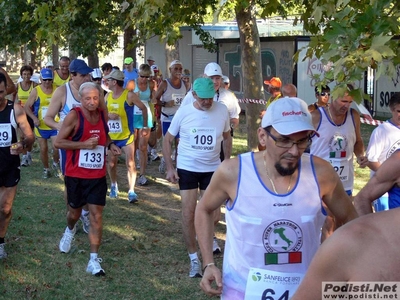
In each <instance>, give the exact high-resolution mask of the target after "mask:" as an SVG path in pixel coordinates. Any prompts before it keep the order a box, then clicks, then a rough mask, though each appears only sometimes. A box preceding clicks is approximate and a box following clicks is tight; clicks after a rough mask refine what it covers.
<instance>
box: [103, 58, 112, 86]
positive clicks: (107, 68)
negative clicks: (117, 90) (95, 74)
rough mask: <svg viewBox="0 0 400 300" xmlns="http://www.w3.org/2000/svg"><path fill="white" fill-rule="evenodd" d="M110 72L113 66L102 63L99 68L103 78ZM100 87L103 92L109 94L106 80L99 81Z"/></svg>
mask: <svg viewBox="0 0 400 300" xmlns="http://www.w3.org/2000/svg"><path fill="white" fill-rule="evenodd" d="M112 70H113V66H112V64H110V63H104V64H102V66H101V71H102V72H103V76H107V75H108V74H110V73H111V71H112ZM101 87H102V89H103V90H104V92H109V89H108V81H107V80H106V79H104V77H103V78H102V80H101Z"/></svg>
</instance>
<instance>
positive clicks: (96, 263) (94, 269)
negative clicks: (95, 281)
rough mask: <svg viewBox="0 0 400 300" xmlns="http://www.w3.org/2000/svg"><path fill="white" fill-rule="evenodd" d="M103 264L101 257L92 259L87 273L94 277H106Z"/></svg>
mask: <svg viewBox="0 0 400 300" xmlns="http://www.w3.org/2000/svg"><path fill="white" fill-rule="evenodd" d="M101 262H103V260H102V259H101V258H100V257H97V258H95V259H90V260H89V263H88V265H87V268H86V272H87V273H92V275H94V276H105V275H106V273H105V272H104V270H103V269H102V267H101V265H100V263H101Z"/></svg>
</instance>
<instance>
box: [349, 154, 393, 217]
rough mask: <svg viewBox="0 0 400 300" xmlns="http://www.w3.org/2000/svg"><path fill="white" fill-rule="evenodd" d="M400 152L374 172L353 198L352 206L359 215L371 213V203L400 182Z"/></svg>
mask: <svg viewBox="0 0 400 300" xmlns="http://www.w3.org/2000/svg"><path fill="white" fill-rule="evenodd" d="M399 168H400V152H399V151H397V152H395V153H394V154H392V156H390V157H389V158H388V159H387V160H386V161H385V162H384V163H383V164H382V165H381V166H380V168H379V169H378V170H377V171H376V173H375V175H374V177H372V178H371V179H370V180H369V181H368V183H367V184H366V185H365V186H364V187H363V188H362V189H361V191H360V192H359V193H358V194H357V196H356V197H355V198H354V205H355V207H356V210H357V212H358V213H359V214H360V215H365V214H368V213H372V208H371V203H372V201H374V200H375V199H377V198H379V197H380V196H382V195H383V194H384V193H386V192H387V191H389V190H390V189H391V188H392V187H393V185H395V184H396V183H399V182H400V175H399Z"/></svg>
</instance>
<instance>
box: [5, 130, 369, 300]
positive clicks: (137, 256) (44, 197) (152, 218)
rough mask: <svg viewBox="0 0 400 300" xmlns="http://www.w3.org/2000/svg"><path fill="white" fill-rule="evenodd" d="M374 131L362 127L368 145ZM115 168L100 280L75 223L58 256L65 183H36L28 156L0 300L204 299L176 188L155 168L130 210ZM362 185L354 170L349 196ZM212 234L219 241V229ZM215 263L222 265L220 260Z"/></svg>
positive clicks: (360, 173)
mask: <svg viewBox="0 0 400 300" xmlns="http://www.w3.org/2000/svg"><path fill="white" fill-rule="evenodd" d="M373 128H374V127H373V126H369V125H362V131H363V138H364V139H365V141H366V145H367V140H368V138H369V134H370V132H371V131H372V129H373ZM245 151H247V146H246V132H245V131H242V130H240V129H239V130H237V131H236V132H235V138H234V151H233V152H234V154H235V155H236V154H238V153H241V152H245ZM119 169H120V171H121V174H123V175H122V176H120V180H119V187H120V190H121V191H122V193H121V196H120V197H119V198H118V199H109V198H107V205H106V207H105V210H104V218H103V223H104V233H103V242H102V245H101V248H100V252H99V256H100V257H102V258H103V259H104V260H103V263H102V267H103V268H104V269H105V271H106V276H105V277H102V278H97V277H94V276H92V275H89V274H86V272H85V269H86V265H87V262H88V259H89V252H88V250H89V244H88V238H87V235H86V234H85V233H84V232H83V231H82V230H81V227H80V226H81V225H80V222H79V223H78V225H79V229H80V230H79V232H78V233H77V234H76V236H75V239H76V240H75V244H74V247H73V249H72V250H71V252H70V253H69V254H61V253H60V252H59V250H58V243H59V240H60V238H61V236H62V233H63V231H64V229H65V226H66V221H65V212H66V207H65V203H64V200H63V182H62V180H61V179H59V178H54V177H51V178H49V179H42V178H41V176H42V166H41V163H40V161H39V153H35V154H34V164H33V165H32V166H30V167H27V168H23V169H22V174H21V176H22V179H21V182H20V183H19V186H18V192H17V197H16V199H15V202H14V207H13V213H14V217H13V219H12V220H11V223H10V226H9V228H8V233H7V235H6V243H7V244H6V249H7V252H8V254H9V257H8V258H7V259H6V260H4V261H1V262H0V299H51V300H53V299H99V300H101V299H177V300H179V299H200V300H201V299H209V298H208V297H206V296H205V295H204V294H203V292H202V291H201V290H200V288H199V285H198V284H199V281H200V280H199V279H191V278H189V277H188V269H189V259H188V256H187V253H186V250H185V247H184V244H183V239H182V229H181V222H180V218H181V216H180V211H181V210H180V208H181V207H180V197H179V195H178V190H177V186H176V185H171V184H169V183H168V182H166V181H165V180H164V179H163V178H162V176H161V175H160V174H159V173H158V171H157V169H158V163H153V164H152V165H150V166H149V179H150V181H151V184H150V185H148V186H146V187H138V188H137V189H136V192H137V193H138V195H139V199H140V201H139V203H138V204H137V205H130V204H129V203H128V201H127V194H126V189H127V183H126V180H125V179H124V177H125V176H124V174H125V171H124V170H125V169H124V164H123V163H122V162H121V163H120V165H119ZM368 178H369V172H368V170H361V169H359V168H356V188H355V190H357V189H359V188H360V187H362V186H363V185H364V184H365V182H366V181H367V180H368ZM124 192H125V193H124ZM216 234H217V237H218V238H220V239H222V240H224V239H225V225H224V224H223V223H222V222H221V223H220V224H219V225H218V226H217V232H216ZM216 263H217V264H218V265H219V266H221V264H222V255H221V256H218V257H216Z"/></svg>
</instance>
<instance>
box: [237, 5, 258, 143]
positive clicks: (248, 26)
mask: <svg viewBox="0 0 400 300" xmlns="http://www.w3.org/2000/svg"><path fill="white" fill-rule="evenodd" d="M254 5H255V4H254V3H253V2H251V3H250V5H249V6H247V7H239V8H237V9H236V20H237V24H238V27H239V37H240V46H241V48H242V61H241V62H242V74H243V93H244V94H243V97H244V98H245V99H264V90H263V89H264V88H263V81H262V68H261V44H260V38H259V34H258V28H257V23H256V19H255V17H254V16H255V14H254V13H252V12H253V11H254ZM262 109H265V106H263V105H260V104H254V103H248V104H246V127H247V128H246V129H247V132H248V134H247V147H248V149H249V150H256V149H257V145H258V137H257V129H258V127H259V126H260V122H261V121H260V119H259V115H260V111H261V110H262Z"/></svg>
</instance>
